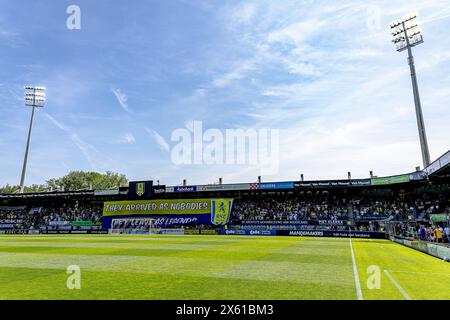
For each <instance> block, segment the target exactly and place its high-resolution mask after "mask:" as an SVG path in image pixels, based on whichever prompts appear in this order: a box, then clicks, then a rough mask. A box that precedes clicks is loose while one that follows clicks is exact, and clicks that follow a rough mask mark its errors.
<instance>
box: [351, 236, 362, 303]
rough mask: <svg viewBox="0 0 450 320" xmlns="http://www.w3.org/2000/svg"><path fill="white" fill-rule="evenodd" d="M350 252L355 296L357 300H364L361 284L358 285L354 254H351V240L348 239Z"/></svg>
mask: <svg viewBox="0 0 450 320" xmlns="http://www.w3.org/2000/svg"><path fill="white" fill-rule="evenodd" d="M350 252H351V253H352V262H353V274H354V275H355V285H356V296H357V297H358V300H364V298H363V294H362V291H361V284H360V283H359V276H358V268H356V260H355V253H354V252H353V245H352V238H350Z"/></svg>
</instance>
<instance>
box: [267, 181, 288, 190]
mask: <svg viewBox="0 0 450 320" xmlns="http://www.w3.org/2000/svg"><path fill="white" fill-rule="evenodd" d="M259 189H261V190H267V189H294V182H273V183H267V182H264V183H260V184H259Z"/></svg>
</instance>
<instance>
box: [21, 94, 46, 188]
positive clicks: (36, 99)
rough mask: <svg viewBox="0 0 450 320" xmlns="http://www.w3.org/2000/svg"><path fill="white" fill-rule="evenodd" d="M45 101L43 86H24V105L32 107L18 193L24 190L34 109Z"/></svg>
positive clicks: (40, 106)
mask: <svg viewBox="0 0 450 320" xmlns="http://www.w3.org/2000/svg"><path fill="white" fill-rule="evenodd" d="M44 103H45V88H44V87H33V86H26V87H25V105H26V106H29V107H31V108H32V111H31V120H30V127H29V129H28V139H27V146H26V148H25V157H24V159H23V167H22V175H21V177H20V193H23V191H24V183H25V173H26V171H27V161H28V150H29V149H30V140H31V129H32V127H33V118H34V110H35V109H36V108H42V107H43V106H44Z"/></svg>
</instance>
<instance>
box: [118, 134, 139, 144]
mask: <svg viewBox="0 0 450 320" xmlns="http://www.w3.org/2000/svg"><path fill="white" fill-rule="evenodd" d="M118 142H119V143H123V144H134V143H136V139H135V138H134V135H133V134H132V133H131V132H126V133H124V134H123V135H122V136H121V137H120V138H119V140H118Z"/></svg>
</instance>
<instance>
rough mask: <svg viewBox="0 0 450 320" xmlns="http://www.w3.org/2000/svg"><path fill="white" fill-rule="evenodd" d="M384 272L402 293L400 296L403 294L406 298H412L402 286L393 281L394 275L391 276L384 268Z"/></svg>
mask: <svg viewBox="0 0 450 320" xmlns="http://www.w3.org/2000/svg"><path fill="white" fill-rule="evenodd" d="M384 273H386V275H387V276H388V278H389V280H391V281H392V283H393V284H394V286H396V287H397V289H398V290H399V291H400V293H401V294H402V296H403V297H404V298H405V299H406V300H412V299H411V297H410V296H409V295H408V294H407V293H406V291H405V290H403V288H402V287H400V285H399V284H398V283H397V281H395V279H394V277H392V276H391V274H390V273H389V271H387V270H384Z"/></svg>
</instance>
